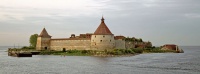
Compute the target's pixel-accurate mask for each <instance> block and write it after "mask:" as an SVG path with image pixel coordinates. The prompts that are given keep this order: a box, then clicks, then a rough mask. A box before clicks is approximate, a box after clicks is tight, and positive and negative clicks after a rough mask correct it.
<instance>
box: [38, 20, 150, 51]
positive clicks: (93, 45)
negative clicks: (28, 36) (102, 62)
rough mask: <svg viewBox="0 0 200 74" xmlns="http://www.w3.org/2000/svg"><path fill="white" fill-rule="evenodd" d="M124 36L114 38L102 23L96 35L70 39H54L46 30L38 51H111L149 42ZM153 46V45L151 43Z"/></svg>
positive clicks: (84, 35)
mask: <svg viewBox="0 0 200 74" xmlns="http://www.w3.org/2000/svg"><path fill="white" fill-rule="evenodd" d="M124 38H125V37H124V36H114V34H112V32H111V31H110V30H109V28H108V27H107V26H106V24H105V22H104V18H103V17H102V19H101V23H100V25H99V26H98V28H97V29H96V31H95V32H94V33H86V34H80V35H79V36H75V34H71V37H69V38H57V39H52V38H51V36H50V35H49V34H48V33H47V31H46V29H45V28H44V29H43V30H42V32H41V33H40V35H39V36H38V38H37V44H36V49H37V50H56V51H65V50H73V49H76V50H105V49H106V50H109V49H127V48H135V45H136V44H142V46H146V45H147V44H149V42H142V43H138V42H134V41H126V40H124ZM150 45H151V43H150Z"/></svg>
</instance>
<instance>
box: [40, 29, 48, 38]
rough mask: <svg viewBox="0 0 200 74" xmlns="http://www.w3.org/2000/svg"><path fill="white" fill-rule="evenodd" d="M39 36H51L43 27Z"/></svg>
mask: <svg viewBox="0 0 200 74" xmlns="http://www.w3.org/2000/svg"><path fill="white" fill-rule="evenodd" d="M39 37H47V38H51V36H50V35H49V34H48V33H47V31H46V29H45V28H43V30H42V32H41V33H40V35H39Z"/></svg>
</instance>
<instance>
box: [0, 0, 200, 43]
mask: <svg viewBox="0 0 200 74" xmlns="http://www.w3.org/2000/svg"><path fill="white" fill-rule="evenodd" d="M102 15H103V16H104V18H105V23H106V24H107V26H108V27H109V28H110V30H111V32H112V33H113V34H114V35H124V36H126V37H136V38H142V39H143V40H144V41H151V42H152V43H153V45H156V46H160V45H163V44H177V45H181V46H182V45H183V46H185V45H186V46H191V45H192V46H197V45H198V46H199V45H200V29H199V28H200V0H0V46H13V45H14V44H15V45H20V46H24V45H29V37H30V35H32V34H35V33H37V34H40V32H41V31H42V29H43V28H44V27H45V28H46V30H47V32H48V33H49V34H50V35H51V36H52V38H66V37H69V36H70V35H71V34H72V33H73V34H76V35H79V34H81V33H93V32H94V31H95V30H96V28H97V27H98V26H99V24H100V19H101V17H102Z"/></svg>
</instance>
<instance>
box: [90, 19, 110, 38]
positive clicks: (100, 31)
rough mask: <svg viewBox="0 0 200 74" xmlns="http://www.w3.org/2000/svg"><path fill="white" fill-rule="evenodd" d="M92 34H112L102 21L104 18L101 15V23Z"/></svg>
mask: <svg viewBox="0 0 200 74" xmlns="http://www.w3.org/2000/svg"><path fill="white" fill-rule="evenodd" d="M94 34H96V35H111V34H112V33H111V31H110V30H109V28H108V27H107V26H106V24H105V23H104V18H103V17H102V19H101V24H100V25H99V27H98V28H97V29H96V31H95V32H94Z"/></svg>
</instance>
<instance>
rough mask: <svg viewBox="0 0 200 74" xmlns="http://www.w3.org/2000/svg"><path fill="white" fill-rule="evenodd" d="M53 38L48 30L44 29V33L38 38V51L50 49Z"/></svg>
mask: <svg viewBox="0 0 200 74" xmlns="http://www.w3.org/2000/svg"><path fill="white" fill-rule="evenodd" d="M50 40H51V36H50V35H49V34H48V33H47V31H46V29H45V28H43V30H42V32H41V33H40V35H39V36H38V38H37V45H36V50H47V49H50Z"/></svg>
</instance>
